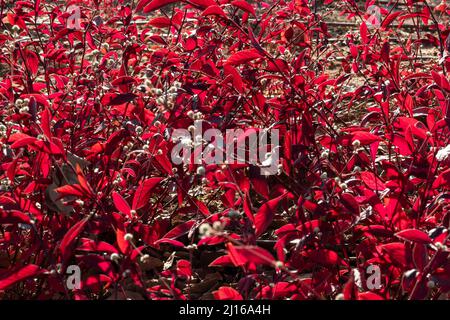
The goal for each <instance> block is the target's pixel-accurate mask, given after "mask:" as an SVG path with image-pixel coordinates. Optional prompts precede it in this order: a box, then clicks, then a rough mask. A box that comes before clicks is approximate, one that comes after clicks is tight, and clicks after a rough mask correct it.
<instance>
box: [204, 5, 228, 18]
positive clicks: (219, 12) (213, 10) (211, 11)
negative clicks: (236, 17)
mask: <svg viewBox="0 0 450 320" xmlns="http://www.w3.org/2000/svg"><path fill="white" fill-rule="evenodd" d="M211 15H215V16H221V17H224V18H227V15H226V13H225V11H223V9H222V8H221V7H219V6H217V5H214V6H210V7H208V8H206V10H205V11H203V12H202V16H211Z"/></svg>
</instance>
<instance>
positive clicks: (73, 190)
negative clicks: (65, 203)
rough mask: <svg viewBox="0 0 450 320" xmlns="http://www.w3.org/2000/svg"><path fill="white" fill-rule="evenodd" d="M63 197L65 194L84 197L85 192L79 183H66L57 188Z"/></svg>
mask: <svg viewBox="0 0 450 320" xmlns="http://www.w3.org/2000/svg"><path fill="white" fill-rule="evenodd" d="M55 191H56V192H58V193H59V194H60V195H61V197H65V196H75V197H83V195H84V192H83V189H82V188H81V186H80V185H79V184H72V185H65V186H62V187H59V188H56V189H55Z"/></svg>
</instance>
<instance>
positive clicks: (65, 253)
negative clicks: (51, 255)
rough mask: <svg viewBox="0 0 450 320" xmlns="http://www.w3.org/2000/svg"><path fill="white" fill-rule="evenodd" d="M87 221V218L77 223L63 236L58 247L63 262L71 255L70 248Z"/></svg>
mask: <svg viewBox="0 0 450 320" xmlns="http://www.w3.org/2000/svg"><path fill="white" fill-rule="evenodd" d="M88 220H89V217H86V218H84V219H83V220H80V221H78V222H77V223H76V224H74V225H73V226H72V228H70V229H69V231H67V233H66V234H65V236H64V238H63V239H62V241H61V244H60V246H59V248H60V250H61V255H62V259H63V261H66V260H67V259H68V258H69V257H70V255H71V253H72V250H71V247H72V245H73V243H74V242H75V240H76V239H77V237H78V236H79V234H80V233H81V231H83V229H84V227H85V225H86V223H87V222H88Z"/></svg>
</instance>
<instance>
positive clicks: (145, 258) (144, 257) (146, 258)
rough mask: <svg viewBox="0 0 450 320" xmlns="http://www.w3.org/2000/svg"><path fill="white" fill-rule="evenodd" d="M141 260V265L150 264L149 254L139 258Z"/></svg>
mask: <svg viewBox="0 0 450 320" xmlns="http://www.w3.org/2000/svg"><path fill="white" fill-rule="evenodd" d="M139 260H140V261H141V263H143V264H147V263H149V262H150V255H148V254H143V255H142V256H141V257H140V258H139Z"/></svg>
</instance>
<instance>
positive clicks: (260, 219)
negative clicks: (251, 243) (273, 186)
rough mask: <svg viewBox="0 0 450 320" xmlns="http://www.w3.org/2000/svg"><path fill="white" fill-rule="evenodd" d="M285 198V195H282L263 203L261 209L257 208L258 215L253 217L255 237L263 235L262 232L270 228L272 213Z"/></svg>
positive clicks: (273, 213)
mask: <svg viewBox="0 0 450 320" xmlns="http://www.w3.org/2000/svg"><path fill="white" fill-rule="evenodd" d="M285 196H286V194H282V195H281V196H279V197H277V198H275V199H272V200H269V201H268V202H266V203H264V204H263V205H262V206H261V208H259V210H258V213H256V215H255V228H256V230H255V233H256V236H257V237H259V236H260V235H261V234H263V233H264V231H266V229H267V228H268V227H269V226H270V224H271V223H272V220H273V217H274V215H275V212H274V211H275V209H276V208H277V206H278V203H279V202H280V201H281V200H282V199H283V198H284V197H285Z"/></svg>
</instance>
